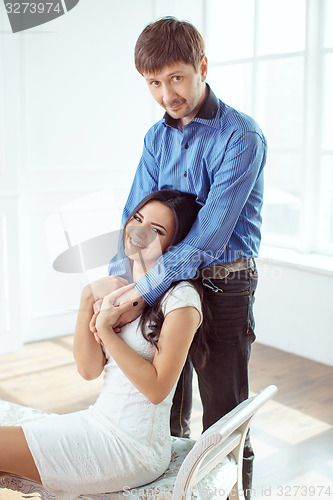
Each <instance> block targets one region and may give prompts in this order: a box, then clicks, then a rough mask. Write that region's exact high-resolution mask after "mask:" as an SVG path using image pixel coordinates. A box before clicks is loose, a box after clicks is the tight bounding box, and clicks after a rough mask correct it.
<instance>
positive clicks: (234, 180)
mask: <svg viewBox="0 0 333 500" xmlns="http://www.w3.org/2000/svg"><path fill="white" fill-rule="evenodd" d="M265 159H266V142H265V141H264V139H263V138H262V137H261V136H260V135H259V134H257V133H256V132H246V133H242V134H238V135H237V136H236V134H235V135H234V137H233V138H231V140H230V143H229V146H228V149H227V151H226V152H225V155H224V157H223V161H222V163H221V165H220V166H218V167H217V168H216V171H215V174H214V182H213V183H212V185H211V188H210V191H209V194H208V197H207V200H206V203H205V205H204V206H203V208H202V209H201V210H200V212H199V214H198V217H197V220H196V222H195V223H194V225H193V227H192V229H191V231H190V233H189V234H188V235H187V237H186V238H185V239H184V240H183V241H182V242H181V243H179V244H178V245H177V246H176V247H174V248H173V249H171V250H170V251H168V252H166V253H165V254H164V255H163V256H162V257H161V258H160V259H159V262H158V264H157V265H156V266H154V267H153V268H152V269H151V270H150V271H149V272H148V273H147V274H146V275H145V276H144V277H143V278H142V279H141V280H139V281H138V282H137V284H136V289H137V290H138V292H139V293H140V294H141V295H142V296H143V297H144V299H145V301H146V302H147V303H148V304H153V303H154V302H155V301H156V299H157V298H158V297H159V296H160V295H162V294H163V293H164V292H165V291H166V290H167V289H168V288H169V287H170V285H171V283H172V282H174V281H177V280H181V279H189V278H192V277H193V276H194V275H195V272H196V270H197V269H198V268H199V267H202V266H207V265H209V264H211V262H213V261H214V260H216V259H217V258H219V257H220V256H222V254H223V253H224V251H225V247H226V245H227V243H228V241H229V239H230V237H231V234H232V232H233V230H234V228H235V225H236V223H237V221H238V219H239V217H240V214H241V212H242V210H243V207H244V205H245V203H246V201H247V200H248V198H249V196H250V194H251V192H252V190H253V187H254V185H255V183H256V181H257V178H258V176H259V174H260V173H261V170H262V168H263V166H264V164H265ZM255 194H256V193H254V195H255Z"/></svg>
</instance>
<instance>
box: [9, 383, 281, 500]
mask: <svg viewBox="0 0 333 500" xmlns="http://www.w3.org/2000/svg"><path fill="white" fill-rule="evenodd" d="M276 391H277V388H276V387H275V386H274V385H270V386H269V387H266V389H264V390H263V391H261V392H259V393H258V394H257V395H256V396H253V397H251V398H249V399H247V400H245V401H243V402H242V403H241V404H239V405H238V406H237V407H236V408H234V409H233V410H232V411H231V412H230V413H228V414H227V415H225V416H224V417H222V418H221V419H220V420H219V421H218V422H216V423H215V424H214V425H212V426H211V427H210V428H209V429H207V430H206V431H205V432H204V433H203V434H202V435H201V436H200V438H199V439H198V440H197V441H196V442H194V441H193V440H190V439H182V438H172V440H173V444H172V458H171V462H170V465H169V467H168V469H167V470H166V471H165V473H164V474H162V476H161V477H160V478H158V479H157V480H156V481H154V482H152V483H150V484H147V485H144V486H141V487H138V488H136V489H132V490H127V491H125V492H117V493H103V494H100V495H81V496H80V497H78V498H80V499H84V500H124V499H125V498H127V499H129V498H130V499H131V500H156V499H158V500H189V499H192V498H195V499H196V500H199V499H200V500H209V499H214V500H216V498H219V499H221V500H223V499H226V498H227V497H229V498H230V499H235V500H243V499H244V495H243V491H242V463H243V448H244V441H245V437H246V434H247V431H248V429H249V425H250V421H251V419H252V417H253V415H254V414H255V412H256V411H257V410H258V409H259V408H261V406H263V405H264V404H265V403H266V402H267V401H268V400H269V399H270V398H271V397H272V396H273V395H274V394H275V393H276ZM43 415H44V413H43V412H40V411H37V410H32V409H31V408H26V407H24V406H20V405H15V404H12V403H7V402H5V401H0V424H1V425H20V423H23V422H24V421H28V420H32V419H35V418H40V417H41V416H43ZM0 488H8V489H11V490H14V491H20V492H21V493H23V498H38V497H39V498H41V499H42V500H51V499H53V498H54V497H52V496H51V495H50V494H49V493H48V492H47V491H46V490H45V489H44V488H43V487H42V486H41V485H39V484H37V483H35V482H33V481H30V480H27V479H24V478H21V477H19V476H16V475H13V474H9V475H7V476H4V477H0ZM32 494H34V496H31V495H32ZM25 495H29V496H25ZM36 495H38V496H37V497H36ZM74 498H75V497H73V496H72V495H63V496H62V497H61V499H60V498H59V499H58V498H57V499H56V500H73V499H74Z"/></svg>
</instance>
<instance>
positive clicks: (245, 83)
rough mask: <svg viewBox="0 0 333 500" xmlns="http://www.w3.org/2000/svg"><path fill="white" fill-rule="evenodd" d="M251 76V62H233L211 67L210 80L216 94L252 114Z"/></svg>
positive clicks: (230, 104)
mask: <svg viewBox="0 0 333 500" xmlns="http://www.w3.org/2000/svg"><path fill="white" fill-rule="evenodd" d="M251 76H252V65H251V64H232V65H227V66H221V67H215V68H214V67H213V68H211V69H209V73H208V77H209V78H208V82H209V84H210V85H211V87H212V90H213V91H214V93H215V94H216V96H217V97H218V98H220V99H221V100H222V101H224V102H225V103H226V104H228V105H229V106H232V107H233V108H236V109H238V110H239V111H242V112H243V113H247V114H251V109H252V99H251V97H252V93H251V88H252V78H251Z"/></svg>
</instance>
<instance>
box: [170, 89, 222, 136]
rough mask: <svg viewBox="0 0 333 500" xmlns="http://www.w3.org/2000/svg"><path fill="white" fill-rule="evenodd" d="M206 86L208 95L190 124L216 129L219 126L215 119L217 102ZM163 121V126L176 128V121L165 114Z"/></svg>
mask: <svg viewBox="0 0 333 500" xmlns="http://www.w3.org/2000/svg"><path fill="white" fill-rule="evenodd" d="M206 85H207V88H208V95H207V97H206V99H205V101H204V103H203V105H202V106H201V108H200V109H199V111H198V113H197V115H196V116H195V118H193V120H192V122H199V123H202V124H203V125H208V126H211V127H214V128H218V127H219V125H218V120H217V119H216V115H217V111H218V108H219V102H218V99H217V97H216V95H215V94H214V92H213V91H212V89H211V88H210V86H209V85H208V83H206ZM163 119H164V123H165V125H169V126H170V127H173V128H178V125H177V122H178V120H175V119H174V118H172V117H171V116H170V115H169V114H168V113H167V112H165V113H164V117H163ZM192 122H190V123H192Z"/></svg>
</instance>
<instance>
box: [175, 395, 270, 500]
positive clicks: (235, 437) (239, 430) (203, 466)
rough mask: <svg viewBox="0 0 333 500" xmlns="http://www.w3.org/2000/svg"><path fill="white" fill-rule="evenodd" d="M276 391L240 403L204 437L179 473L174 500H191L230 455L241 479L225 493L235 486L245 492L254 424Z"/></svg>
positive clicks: (198, 441)
mask: <svg viewBox="0 0 333 500" xmlns="http://www.w3.org/2000/svg"><path fill="white" fill-rule="evenodd" d="M276 391H277V388H276V386H275V385H270V386H268V387H266V389H264V390H262V391H261V392H259V393H258V394H257V395H256V396H253V397H251V398H249V399H246V400H245V401H243V402H242V403H240V404H239V405H238V406H236V408H234V409H233V410H232V411H231V412H229V413H228V414H227V415H225V416H224V417H222V418H221V419H220V420H218V421H217V422H216V423H215V424H213V425H212V426H211V427H209V429H207V430H206V431H205V432H204V433H203V434H202V435H201V436H200V438H199V439H198V440H197V442H196V443H195V445H194V447H193V448H192V450H191V451H190V453H189V454H188V455H187V456H186V458H185V460H184V462H183V464H182V466H181V468H180V470H179V473H178V475H177V479H176V483H175V487H174V492H173V499H174V500H180V499H182V500H183V499H187V498H191V492H192V489H193V488H194V487H195V485H197V484H198V483H199V482H200V481H201V479H203V478H204V477H205V476H206V475H207V474H208V473H209V472H210V471H212V470H213V469H214V467H215V466H216V465H217V464H219V463H221V461H222V460H223V459H224V458H225V457H226V456H227V455H229V454H230V453H232V455H233V457H234V459H235V461H236V464H237V469H235V470H236V473H237V477H230V484H229V485H227V486H226V488H225V489H226V490H227V488H229V487H230V489H229V491H231V488H232V487H233V486H234V485H235V483H237V484H238V486H239V487H240V488H238V489H241V488H242V480H241V478H242V462H243V448H244V442H245V438H246V434H247V431H248V428H249V425H250V420H251V419H252V417H253V415H254V414H255V413H256V411H257V410H258V409H259V408H261V407H262V406H263V405H264V404H265V403H266V402H267V401H268V400H269V399H270V398H271V397H272V396H274V394H275V393H276ZM227 493H228V491H227Z"/></svg>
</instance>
